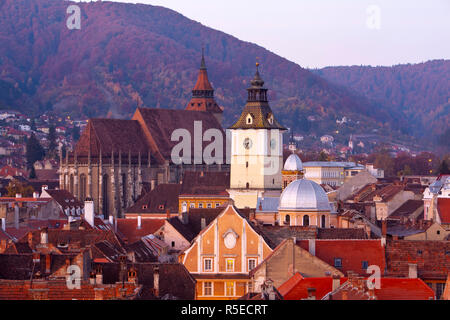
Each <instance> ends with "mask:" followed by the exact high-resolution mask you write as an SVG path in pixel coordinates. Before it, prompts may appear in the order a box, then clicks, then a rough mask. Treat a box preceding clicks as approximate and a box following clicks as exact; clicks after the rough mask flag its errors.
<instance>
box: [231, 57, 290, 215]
mask: <svg viewBox="0 0 450 320" xmlns="http://www.w3.org/2000/svg"><path fill="white" fill-rule="evenodd" d="M247 91H248V99H247V103H246V105H245V107H244V110H243V111H242V114H241V116H240V117H239V119H238V120H237V121H236V123H235V124H234V125H232V126H231V127H230V128H229V129H230V131H231V176H230V189H229V190H228V192H229V193H230V196H231V198H232V199H233V200H234V202H235V205H236V207H238V208H245V207H249V208H256V203H257V199H258V197H264V196H268V195H271V194H273V196H277V195H278V196H279V193H280V192H281V186H282V175H281V170H282V168H283V131H285V130H286V128H284V127H283V126H282V125H280V123H278V121H277V120H276V119H275V116H274V114H273V112H272V109H271V108H270V106H269V102H268V98H267V89H266V88H264V81H263V80H262V78H261V76H260V74H259V64H256V74H255V77H254V78H253V80H252V81H251V87H250V88H248V89H247Z"/></svg>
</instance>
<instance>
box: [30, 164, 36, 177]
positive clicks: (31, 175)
mask: <svg viewBox="0 0 450 320" xmlns="http://www.w3.org/2000/svg"><path fill="white" fill-rule="evenodd" d="M29 178H30V179H36V178H37V176H36V170H35V169H34V166H31V170H30V176H29Z"/></svg>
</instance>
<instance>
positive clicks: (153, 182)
mask: <svg viewBox="0 0 450 320" xmlns="http://www.w3.org/2000/svg"><path fill="white" fill-rule="evenodd" d="M154 189H155V180H152V181H151V183H150V191H153V190H154Z"/></svg>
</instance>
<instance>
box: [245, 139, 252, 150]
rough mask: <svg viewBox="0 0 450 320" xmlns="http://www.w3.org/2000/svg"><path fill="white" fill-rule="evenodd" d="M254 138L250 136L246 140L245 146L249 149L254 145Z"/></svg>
mask: <svg viewBox="0 0 450 320" xmlns="http://www.w3.org/2000/svg"><path fill="white" fill-rule="evenodd" d="M252 144H253V143H252V140H251V139H250V138H245V140H244V148H245V149H247V150H249V149H250V148H251V147H252Z"/></svg>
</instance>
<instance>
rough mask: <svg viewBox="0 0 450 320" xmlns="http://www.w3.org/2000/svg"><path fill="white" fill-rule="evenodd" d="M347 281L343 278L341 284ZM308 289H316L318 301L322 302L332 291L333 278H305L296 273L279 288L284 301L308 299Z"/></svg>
mask: <svg viewBox="0 0 450 320" xmlns="http://www.w3.org/2000/svg"><path fill="white" fill-rule="evenodd" d="M345 281H347V278H341V279H340V284H343V283H344V282H345ZM308 288H314V289H316V300H320V299H322V298H323V297H324V296H325V295H326V294H327V293H329V292H331V291H332V289H333V278H332V277H320V278H303V277H302V276H301V275H300V274H299V273H296V274H295V275H294V276H293V277H292V278H290V279H289V280H288V281H286V282H285V283H283V284H282V285H281V286H280V287H279V288H278V291H279V292H280V293H281V294H282V295H283V298H284V300H301V299H306V298H307V297H308Z"/></svg>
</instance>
